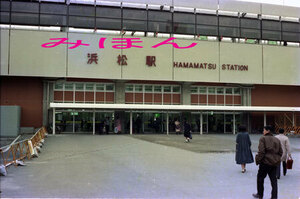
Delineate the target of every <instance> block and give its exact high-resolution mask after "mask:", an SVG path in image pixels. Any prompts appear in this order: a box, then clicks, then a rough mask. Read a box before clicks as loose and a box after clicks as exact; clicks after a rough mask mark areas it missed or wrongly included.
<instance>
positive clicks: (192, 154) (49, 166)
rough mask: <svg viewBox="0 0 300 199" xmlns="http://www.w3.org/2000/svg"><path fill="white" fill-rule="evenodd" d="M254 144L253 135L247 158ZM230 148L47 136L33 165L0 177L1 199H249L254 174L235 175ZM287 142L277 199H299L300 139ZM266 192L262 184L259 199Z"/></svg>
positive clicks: (165, 140) (158, 138)
mask: <svg viewBox="0 0 300 199" xmlns="http://www.w3.org/2000/svg"><path fill="white" fill-rule="evenodd" d="M258 137H259V136H257V138H256V137H255V136H251V139H252V142H253V151H255V148H256V147H257V145H256V144H257V140H258ZM144 140H147V141H144ZM234 141H235V136H233V135H204V136H200V135H194V137H193V140H192V142H191V143H184V139H183V137H182V135H181V136H176V135H170V136H166V135H136V136H129V135H100V136H99V135H95V136H92V135H56V136H50V137H49V138H47V139H46V143H45V146H44V147H43V148H42V153H41V154H40V157H39V158H36V159H33V160H31V161H26V164H27V166H26V167H17V168H15V167H9V169H8V175H7V176H6V177H1V184H0V185H1V191H2V193H1V198H7V197H26V198H29V197H30V198H32V197H38V198H45V197H50V198H205V199H206V198H207V199H210V198H211V199H214V198H239V199H240V198H252V196H251V194H252V193H254V192H256V174H257V169H258V167H257V166H256V165H255V164H249V165H247V172H246V173H245V174H242V173H241V172H240V166H239V165H236V164H235V161H234V155H235V153H234V152H233V150H232V149H234ZM291 142H292V146H293V157H294V168H293V170H289V171H288V174H287V176H285V177H282V178H281V179H280V180H279V182H278V184H279V198H282V199H283V198H286V199H298V198H299V197H300V189H299V187H300V150H299V147H300V139H299V138H294V139H291ZM157 143H158V144H157ZM170 143H171V144H170ZM201 143H202V144H201ZM255 145H256V146H255ZM294 146H295V147H294ZM270 192H271V188H270V182H269V179H268V178H266V181H265V198H269V197H270Z"/></svg>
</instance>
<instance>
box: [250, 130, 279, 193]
mask: <svg viewBox="0 0 300 199" xmlns="http://www.w3.org/2000/svg"><path fill="white" fill-rule="evenodd" d="M271 130H272V127H271V126H265V127H264V131H263V136H261V137H260V139H259V144H258V152H257V154H256V156H255V161H256V165H259V169H258V173H257V193H256V194H252V196H253V197H254V198H263V195H264V180H265V178H266V176H267V174H268V176H269V178H270V181H271V186H272V197H271V199H277V194H278V191H277V178H276V170H277V166H278V165H279V164H280V161H281V156H282V148H281V143H280V141H279V140H278V139H277V138H275V137H274V136H273V134H272V133H271Z"/></svg>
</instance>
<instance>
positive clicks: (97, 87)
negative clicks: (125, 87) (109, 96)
mask: <svg viewBox="0 0 300 199" xmlns="http://www.w3.org/2000/svg"><path fill="white" fill-rule="evenodd" d="M96 90H97V91H104V84H96Z"/></svg>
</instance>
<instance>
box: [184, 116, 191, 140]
mask: <svg viewBox="0 0 300 199" xmlns="http://www.w3.org/2000/svg"><path fill="white" fill-rule="evenodd" d="M184 137H185V142H190V139H192V136H191V125H190V124H189V123H188V122H187V121H184Z"/></svg>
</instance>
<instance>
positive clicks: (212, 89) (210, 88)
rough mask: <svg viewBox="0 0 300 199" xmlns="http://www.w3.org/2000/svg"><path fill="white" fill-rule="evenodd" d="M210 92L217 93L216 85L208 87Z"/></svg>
mask: <svg viewBox="0 0 300 199" xmlns="http://www.w3.org/2000/svg"><path fill="white" fill-rule="evenodd" d="M208 93H209V94H215V93H216V88H214V87H209V88H208Z"/></svg>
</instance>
